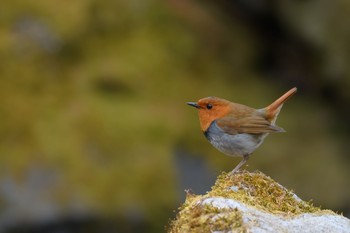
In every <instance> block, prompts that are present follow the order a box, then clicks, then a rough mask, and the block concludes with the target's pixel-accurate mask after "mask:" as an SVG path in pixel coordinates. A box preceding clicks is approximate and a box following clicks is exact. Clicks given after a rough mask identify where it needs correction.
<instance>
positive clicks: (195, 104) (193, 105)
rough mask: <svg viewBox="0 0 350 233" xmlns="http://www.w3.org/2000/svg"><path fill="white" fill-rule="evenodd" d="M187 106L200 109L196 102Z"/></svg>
mask: <svg viewBox="0 0 350 233" xmlns="http://www.w3.org/2000/svg"><path fill="white" fill-rule="evenodd" d="M186 104H188V105H190V106H192V107H195V108H199V105H198V104H197V103H196V102H187V103H186Z"/></svg>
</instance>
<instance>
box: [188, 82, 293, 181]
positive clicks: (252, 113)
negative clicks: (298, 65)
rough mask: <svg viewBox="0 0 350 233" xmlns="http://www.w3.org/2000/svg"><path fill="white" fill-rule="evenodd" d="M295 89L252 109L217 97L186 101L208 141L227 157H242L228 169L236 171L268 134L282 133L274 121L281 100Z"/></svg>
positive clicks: (281, 102) (281, 104)
mask: <svg viewBox="0 0 350 233" xmlns="http://www.w3.org/2000/svg"><path fill="white" fill-rule="evenodd" d="M296 92H297V88H296V87H294V88H292V89H290V90H289V91H287V92H286V93H285V94H284V95H282V96H281V97H280V98H278V99H277V100H276V101H275V102H273V103H272V104H270V105H269V106H267V107H266V108H261V109H254V108H251V107H248V106H246V105H243V104H237V103H233V102H230V101H228V100H225V99H221V98H217V97H206V98H203V99H200V100H198V102H188V103H187V104H188V105H190V106H193V107H195V108H197V109H198V115H199V122H200V126H201V130H202V131H203V133H204V135H205V137H206V138H207V139H208V141H209V142H210V143H211V144H212V145H213V146H214V147H215V148H216V149H218V150H219V151H221V152H223V153H224V154H226V155H229V156H239V157H243V159H242V161H241V162H240V163H239V164H238V165H237V166H236V167H235V168H234V169H233V170H232V171H231V172H230V174H231V175H232V174H234V173H236V172H237V171H238V170H239V169H240V168H241V167H242V166H243V165H244V164H245V163H246V162H247V161H248V159H249V156H250V155H251V154H252V153H253V151H254V150H255V149H257V148H258V147H259V146H260V145H261V144H262V142H263V141H264V139H265V137H266V136H267V135H268V134H269V133H279V132H285V130H284V129H282V128H280V127H278V126H277V125H276V124H275V122H276V119H277V116H278V114H279V112H280V110H281V108H282V106H283V103H284V102H285V101H286V100H287V99H288V98H289V97H291V96H292V95H293V94H295V93H296Z"/></svg>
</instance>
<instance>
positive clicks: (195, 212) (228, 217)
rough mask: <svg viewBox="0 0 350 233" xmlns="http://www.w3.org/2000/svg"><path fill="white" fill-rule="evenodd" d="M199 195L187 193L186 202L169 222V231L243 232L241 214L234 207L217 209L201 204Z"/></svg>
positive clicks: (177, 232) (195, 232) (174, 232)
mask: <svg viewBox="0 0 350 233" xmlns="http://www.w3.org/2000/svg"><path fill="white" fill-rule="evenodd" d="M201 197H202V196H201V195H193V194H187V197H186V202H185V203H184V204H183V206H182V207H181V208H180V212H179V214H178V216H177V220H176V221H173V222H172V223H171V228H170V230H169V232H171V233H179V232H194V233H197V232H198V233H199V232H213V231H224V232H227V231H233V232H243V231H244V230H243V228H242V215H241V213H240V212H239V211H238V210H237V209H235V210H231V209H218V208H216V207H213V206H209V205H201V204H200V203H199V202H198V201H199V200H200V199H201Z"/></svg>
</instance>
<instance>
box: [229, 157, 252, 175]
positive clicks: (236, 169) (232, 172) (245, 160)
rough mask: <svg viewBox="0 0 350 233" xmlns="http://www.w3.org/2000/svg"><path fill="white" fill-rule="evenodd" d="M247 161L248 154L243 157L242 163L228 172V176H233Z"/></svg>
mask: <svg viewBox="0 0 350 233" xmlns="http://www.w3.org/2000/svg"><path fill="white" fill-rule="evenodd" d="M248 159H249V154H245V155H243V159H242V161H241V162H240V163H239V164H238V165H237V166H236V167H235V168H234V169H233V170H232V171H231V172H230V174H229V175H233V174H235V173H236V172H237V171H238V170H239V169H240V168H241V167H242V166H243V165H244V164H245V163H246V162H247V161H248Z"/></svg>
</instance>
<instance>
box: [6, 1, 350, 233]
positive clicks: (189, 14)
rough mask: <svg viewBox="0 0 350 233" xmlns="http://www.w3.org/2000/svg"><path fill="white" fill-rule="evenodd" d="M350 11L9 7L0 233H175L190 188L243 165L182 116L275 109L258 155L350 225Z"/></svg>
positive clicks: (311, 6)
mask: <svg viewBox="0 0 350 233" xmlns="http://www.w3.org/2000/svg"><path fill="white" fill-rule="evenodd" d="M349 14H350V2H349V1H346V0H334V1H267V0H263V1H224V0H218V1H208V0H205V1H186V0H166V1H155V0H150V1H136V0H129V1H117V0H100V1H98V0H75V1H62V0H61V1H58V0H46V1H34V0H12V1H8V2H7V3H6V4H2V6H1V8H0V61H1V62H0V96H1V98H0V119H1V121H0V137H1V140H0V167H1V169H0V231H1V232H164V229H165V228H164V227H165V226H166V225H167V224H168V221H169V219H171V218H173V217H174V214H175V213H174V211H176V209H177V207H178V206H179V205H180V203H181V202H182V201H183V199H184V190H185V189H192V190H193V192H195V193H205V191H206V190H209V189H210V186H211V185H213V182H214V180H215V177H216V175H218V174H219V173H220V171H222V170H225V171H229V170H231V169H232V168H233V167H234V166H235V165H236V164H237V163H238V162H239V161H240V159H239V158H230V157H227V156H224V155H223V154H221V153H220V152H218V151H216V150H215V149H214V148H213V147H212V146H211V145H210V144H209V143H208V142H207V141H206V139H205V137H204V136H203V135H202V133H201V132H200V130H199V123H198V119H197V113H196V111H195V110H194V109H192V108H190V107H188V106H186V105H185V103H186V102H187V101H196V100H198V99H199V98H202V97H205V96H219V97H222V98H226V99H229V100H231V101H234V102H239V103H243V104H246V105H249V106H252V107H257V108H260V107H264V106H267V105H268V104H270V103H271V102H272V101H273V100H275V99H276V98H277V97H279V96H280V95H281V94H283V93H284V92H285V91H287V90H289V88H291V87H294V86H297V87H298V88H299V92H298V94H297V95H296V96H294V97H293V98H292V99H290V100H289V101H288V102H287V103H286V104H285V105H284V108H283V109H282V112H281V114H280V116H279V119H278V121H277V124H278V125H279V126H281V127H283V128H284V129H286V130H287V133H285V134H274V135H270V136H269V137H268V138H267V139H266V140H265V143H264V144H263V145H262V146H261V147H260V148H259V149H258V150H257V151H256V152H255V153H254V154H253V155H252V157H251V159H250V161H249V163H248V164H249V166H248V167H247V169H248V170H251V171H253V170H255V169H259V170H261V171H263V172H264V173H266V174H268V175H269V176H271V177H272V178H273V179H275V180H277V181H278V182H280V183H281V184H283V185H284V186H286V187H287V188H290V189H293V190H295V192H296V193H297V194H298V195H299V196H300V197H301V198H302V199H305V200H309V199H313V202H314V203H315V205H318V206H319V205H321V206H322V207H324V208H330V209H333V210H336V211H339V212H343V213H344V215H345V216H349V215H350V198H349V197H350V185H349V184H350V182H349V177H350V170H349V168H350V155H349V138H350V120H349V119H350V92H349V87H350V43H349V41H350V30H349V29H350V21H349V20H347V19H348V16H349Z"/></svg>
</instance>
